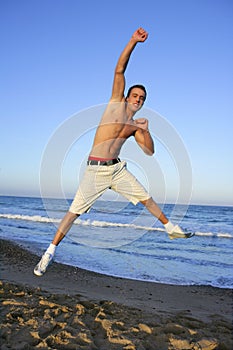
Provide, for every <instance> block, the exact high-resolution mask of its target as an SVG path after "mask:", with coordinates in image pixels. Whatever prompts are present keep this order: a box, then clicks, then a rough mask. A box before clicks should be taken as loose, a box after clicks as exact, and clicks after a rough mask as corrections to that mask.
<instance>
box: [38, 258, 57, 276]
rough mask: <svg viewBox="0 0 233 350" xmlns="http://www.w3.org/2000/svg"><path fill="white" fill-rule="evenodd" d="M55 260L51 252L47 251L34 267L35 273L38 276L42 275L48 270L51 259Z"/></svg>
mask: <svg viewBox="0 0 233 350" xmlns="http://www.w3.org/2000/svg"><path fill="white" fill-rule="evenodd" d="M52 260H53V255H52V254H49V253H47V252H45V253H44V255H42V258H41V259H40V261H39V263H38V264H37V265H36V267H35V268H34V274H35V275H36V276H42V275H43V274H44V273H45V272H46V270H47V267H48V266H49V264H50V263H51V261H52Z"/></svg>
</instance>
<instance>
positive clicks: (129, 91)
mask: <svg viewBox="0 0 233 350" xmlns="http://www.w3.org/2000/svg"><path fill="white" fill-rule="evenodd" d="M134 88H139V89H141V90H143V91H144V92H145V99H144V101H145V100H146V95H147V92H146V88H145V86H144V85H141V84H136V85H133V86H130V88H129V90H128V92H127V96H126V98H128V97H129V95H130V93H131V91H132V89H134Z"/></svg>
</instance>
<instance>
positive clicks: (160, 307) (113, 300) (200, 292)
mask: <svg viewBox="0 0 233 350" xmlns="http://www.w3.org/2000/svg"><path fill="white" fill-rule="evenodd" d="M0 247H1V248H0V249H1V258H0V259H1V281H2V288H3V292H2V295H3V301H4V304H3V305H4V308H3V311H2V312H1V316H2V325H4V327H3V331H2V332H3V335H2V339H3V341H4V344H5V345H10V346H11V347H12V348H14V349H17V348H16V347H15V346H16V343H14V342H16V340H17V339H19V338H17V335H16V334H17V332H19V330H20V331H21V332H22V334H24V336H22V342H25V340H23V339H26V343H27V344H28V346H29V347H28V348H30V346H31V348H32V349H34V348H35V344H36V346H37V347H40V348H43V346H44V349H50V348H51V349H71V348H72V349H99V350H100V349H101V350H104V349H106V350H110V349H127V350H129V349H140V350H141V349H142V350H143V349H151V350H155V349H159V350H161V349H184V348H185V349H194V347H193V346H194V344H198V346H199V348H200V346H202V347H201V348H202V349H220V348H221V349H232V320H233V318H232V293H233V290H232V289H223V288H216V287H211V286H193V285H192V286H177V285H166V284H159V283H155V282H145V281H137V280H130V279H125V278H119V277H111V276H108V275H102V274H99V273H95V272H91V271H86V270H83V269H80V268H77V267H72V266H68V265H63V264H60V263H56V262H53V263H52V265H51V266H50V267H49V269H48V271H47V272H46V274H45V275H44V276H42V277H37V276H35V275H34V274H33V268H34V266H35V265H36V264H37V262H38V260H39V257H38V256H36V255H35V254H32V253H30V252H29V251H27V250H26V249H25V248H22V247H21V246H20V245H18V244H17V245H16V244H14V243H12V242H10V241H6V240H2V239H1V240H0ZM29 296H30V298H31V299H30V298H29ZM18 299H20V300H18ZM28 299H30V302H29V300H28ZM6 300H7V302H6ZM25 300H26V302H25ZM32 300H34V304H33V305H37V313H38V314H39V316H34V317H32V315H31V314H30V310H31V309H32V307H31V306H30V303H31V302H32ZM56 300H59V302H58V301H57V302H55V301H56ZM19 302H20V303H23V304H24V306H23V310H22V311H21V316H19V318H20V320H21V322H22V325H21V324H20V322H19V320H18V319H14V322H9V320H8V319H7V317H10V315H11V321H12V314H14V312H16V309H19V304H17V303H19ZM17 305H18V306H17ZM54 305H55V306H54ZM65 307H67V308H68V309H69V311H67V312H65V311H62V310H63V309H64V308H65ZM81 309H82V312H81V311H80V310H81ZM46 310H47V311H46ZM55 310H60V311H59V312H58V311H57V312H58V315H57V316H56V315H55V313H56V312H55ZM101 310H102V311H101ZM52 311H53V312H52ZM46 313H47V314H46ZM51 313H54V314H53V315H52V314H51ZM68 314H70V317H68ZM46 315H47V316H46ZM46 317H47V318H46ZM34 319H35V322H34V323H33V321H31V324H30V322H29V320H34ZM74 319H75V320H76V323H75V322H74ZM59 322H60V323H62V324H63V326H61V329H59V327H58V329H57V328H56V327H55V325H57V324H58V323H59ZM77 322H78V323H77ZM79 322H81V323H83V325H84V326H85V327H84V326H83V327H84V329H85V331H83V332H81V331H80V330H79V332H78V329H79V328H80V324H79ZM5 325H7V326H5ZM41 327H42V328H43V329H44V327H45V328H46V327H48V329H49V331H48V332H47V333H46V336H45V335H44V333H43V332H41V331H40V329H41ZM62 327H63V328H62ZM95 327H96V330H95ZM64 330H65V331H64ZM69 330H70V331H69ZM61 332H63V333H62V334H63V338H64V339H63V338H62V337H61ZM29 333H30V334H33V336H32V335H30V336H29V335H28V338H27V337H26V335H25V334H29ZM81 333H82V334H81ZM58 335H60V336H58ZM43 344H44V345H43ZM53 344H56V345H53ZM139 344H140V346H139ZM143 344H144V345H143ZM155 344H158V345H156V347H155ZM54 346H55V347H54ZM72 346H73V347H72ZM169 346H170V347H169ZM5 348H7V347H5ZM25 348H26V347H25ZM1 349H3V348H1ZM22 349H23V348H22Z"/></svg>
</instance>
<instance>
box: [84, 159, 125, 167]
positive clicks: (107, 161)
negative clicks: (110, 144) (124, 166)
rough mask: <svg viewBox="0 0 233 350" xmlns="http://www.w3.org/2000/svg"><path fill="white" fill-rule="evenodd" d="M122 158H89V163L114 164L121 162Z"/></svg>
mask: <svg viewBox="0 0 233 350" xmlns="http://www.w3.org/2000/svg"><path fill="white" fill-rule="evenodd" d="M120 162H121V160H120V158H115V159H109V160H107V159H106V160H95V159H88V161H87V165H106V166H109V165H114V164H117V163H120Z"/></svg>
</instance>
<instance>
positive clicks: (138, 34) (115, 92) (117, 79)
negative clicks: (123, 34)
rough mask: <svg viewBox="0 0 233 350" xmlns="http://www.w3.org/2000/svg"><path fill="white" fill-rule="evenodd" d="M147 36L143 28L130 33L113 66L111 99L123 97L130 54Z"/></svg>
mask: <svg viewBox="0 0 233 350" xmlns="http://www.w3.org/2000/svg"><path fill="white" fill-rule="evenodd" d="M147 37H148V33H147V32H146V31H145V30H144V29H143V28H139V29H137V30H136V31H135V32H134V34H133V35H132V37H131V39H130V41H129V42H128V44H127V45H126V47H125V48H124V50H123V52H122V53H121V55H120V57H119V59H118V62H117V65H116V68H115V73H114V81H113V87H112V96H111V101H114V102H121V101H122V99H123V98H124V90H125V76H124V73H125V70H126V68H127V65H128V62H129V59H130V55H131V53H132V52H133V50H134V48H135V46H136V44H137V43H138V42H144V41H145V40H146V39H147Z"/></svg>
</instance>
